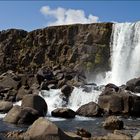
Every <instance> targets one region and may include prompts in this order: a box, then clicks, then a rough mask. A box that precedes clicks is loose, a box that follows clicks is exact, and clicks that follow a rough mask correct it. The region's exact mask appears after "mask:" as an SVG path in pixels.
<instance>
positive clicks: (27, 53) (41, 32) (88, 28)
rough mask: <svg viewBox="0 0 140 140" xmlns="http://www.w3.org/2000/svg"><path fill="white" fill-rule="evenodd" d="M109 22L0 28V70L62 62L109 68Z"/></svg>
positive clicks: (33, 69)
mask: <svg viewBox="0 0 140 140" xmlns="http://www.w3.org/2000/svg"><path fill="white" fill-rule="evenodd" d="M111 32H112V23H94V24H85V25H81V24H76V25H66V26H55V27H47V28H44V29H38V30H34V31H31V32H26V31H24V30H17V29H10V30H5V31H1V32H0V66H1V67H0V73H2V72H5V71H7V70H9V69H11V70H14V71H18V72H25V71H26V72H28V71H29V72H33V73H34V72H36V71H37V69H38V68H39V67H41V66H43V65H47V66H55V65H61V66H64V67H71V68H73V69H80V70H84V71H86V72H97V71H106V70H108V69H109V58H110V47H109V45H110V37H111Z"/></svg>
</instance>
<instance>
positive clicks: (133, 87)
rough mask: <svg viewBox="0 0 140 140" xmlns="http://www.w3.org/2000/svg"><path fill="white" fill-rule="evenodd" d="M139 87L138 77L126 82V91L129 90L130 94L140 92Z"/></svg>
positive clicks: (139, 80)
mask: <svg viewBox="0 0 140 140" xmlns="http://www.w3.org/2000/svg"><path fill="white" fill-rule="evenodd" d="M139 86H140V77H139V78H133V79H131V80H129V81H127V82H126V90H130V91H132V92H140V90H139Z"/></svg>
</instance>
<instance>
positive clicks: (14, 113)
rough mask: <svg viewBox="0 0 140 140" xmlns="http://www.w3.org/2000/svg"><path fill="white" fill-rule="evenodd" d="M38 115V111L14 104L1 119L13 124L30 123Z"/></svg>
mask: <svg viewBox="0 0 140 140" xmlns="http://www.w3.org/2000/svg"><path fill="white" fill-rule="evenodd" d="M38 117H39V113H38V112H37V111H36V110H34V109H33V108H30V107H25V108H22V107H20V106H18V105H16V106H14V107H13V108H12V109H11V110H10V111H9V112H8V113H7V115H6V116H5V117H4V119H3V121H5V122H8V123H13V124H32V123H33V122H34V121H35V120H36V119H37V118H38Z"/></svg>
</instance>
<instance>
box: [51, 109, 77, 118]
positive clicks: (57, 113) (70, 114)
mask: <svg viewBox="0 0 140 140" xmlns="http://www.w3.org/2000/svg"><path fill="white" fill-rule="evenodd" d="M51 114H52V116H53V117H61V118H74V117H75V115H76V113H75V112H74V111H73V110H71V109H69V108H57V109H55V110H53V111H52V112H51Z"/></svg>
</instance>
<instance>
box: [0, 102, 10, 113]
mask: <svg viewBox="0 0 140 140" xmlns="http://www.w3.org/2000/svg"><path fill="white" fill-rule="evenodd" d="M12 107H13V104H12V103H11V102H8V101H0V112H4V113H7V112H8V111H9V110H10V109H11V108H12Z"/></svg>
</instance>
